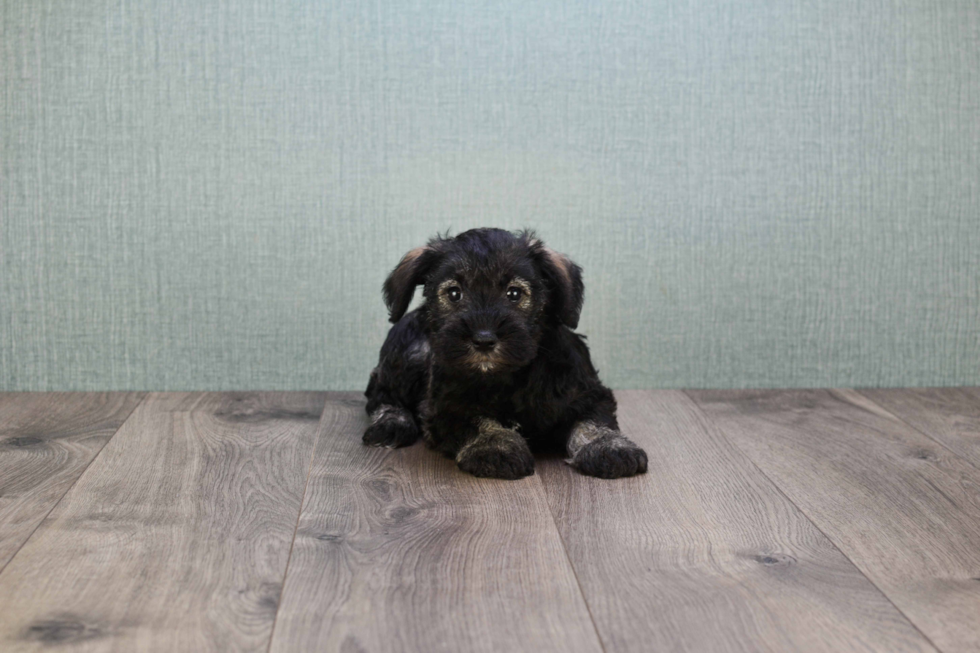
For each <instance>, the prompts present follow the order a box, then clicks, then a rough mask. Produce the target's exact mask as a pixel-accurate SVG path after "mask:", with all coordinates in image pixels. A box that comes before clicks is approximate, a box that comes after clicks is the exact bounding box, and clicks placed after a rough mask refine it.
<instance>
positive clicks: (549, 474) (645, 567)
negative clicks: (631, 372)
mask: <svg viewBox="0 0 980 653" xmlns="http://www.w3.org/2000/svg"><path fill="white" fill-rule="evenodd" d="M616 397H617V400H618V401H619V416H620V417H619V421H620V425H621V426H622V428H623V430H624V432H625V433H626V434H627V435H628V436H629V437H631V438H632V439H634V440H635V441H636V442H637V443H638V444H640V445H641V446H643V447H644V448H645V449H646V451H647V454H648V455H649V457H650V469H649V471H648V473H647V474H645V475H643V476H638V477H634V478H631V479H623V480H617V481H605V480H602V479H595V478H589V477H585V476H582V475H581V474H578V473H577V472H575V470H574V469H572V468H571V467H569V466H568V465H566V464H565V463H564V462H562V461H560V460H553V461H550V462H549V463H548V464H545V465H542V466H541V475H542V480H543V482H544V486H545V490H546V493H547V495H548V499H549V502H550V504H551V507H552V509H553V511H554V514H555V517H556V520H557V523H558V527H559V530H560V532H561V535H562V539H563V541H564V543H565V547H566V549H567V550H568V555H569V558H570V560H571V562H572V566H573V567H574V569H575V573H576V574H577V576H578V579H579V581H580V583H581V584H582V590H583V593H584V594H585V598H586V601H587V603H588V605H589V609H590V611H591V613H592V615H593V618H594V619H595V622H596V624H597V627H598V629H599V634H600V636H601V638H602V642H603V644H604V646H605V650H606V651H608V652H610V653H612V652H614V651H927V650H934V649H933V647H932V646H931V645H930V644H929V642H928V641H927V640H926V639H925V638H924V637H923V636H922V635H921V634H920V633H919V632H918V631H916V630H915V628H914V627H913V626H912V625H911V624H910V623H909V622H908V621H907V620H906V619H905V617H903V616H902V615H901V614H900V613H899V611H898V610H896V609H895V607H894V606H893V605H892V604H891V603H890V602H889V601H888V600H887V599H886V598H885V597H884V595H882V594H881V592H879V591H878V589H877V588H875V587H874V586H873V585H872V584H871V583H870V582H869V581H868V580H867V579H866V578H865V577H864V576H863V575H862V574H861V572H860V571H858V570H857V569H856V568H855V567H854V566H853V565H852V564H851V563H850V562H849V561H848V560H847V559H846V558H845V557H844V556H843V555H842V554H841V553H840V551H838V550H837V549H836V548H835V547H834V546H833V545H832V544H831V543H830V542H829V541H828V540H827V538H826V537H825V536H824V535H823V534H821V533H820V532H819V531H818V530H817V529H816V528H815V527H814V526H813V525H812V524H811V523H810V522H809V520H807V518H806V517H805V516H804V515H803V514H802V513H801V512H800V511H799V510H798V509H797V508H796V507H795V506H794V505H793V504H792V503H791V502H790V501H789V500H788V499H787V498H786V497H785V496H784V495H783V494H782V493H780V492H779V491H778V490H777V489H776V488H775V487H774V486H773V485H772V484H771V483H770V482H769V481H768V479H766V478H765V476H764V475H763V474H762V473H760V472H759V470H758V469H756V468H755V467H754V466H753V465H752V464H751V463H750V462H749V461H748V460H747V459H746V458H745V457H744V456H743V455H742V454H741V453H740V452H738V451H737V450H736V449H735V448H734V447H733V446H732V445H731V444H730V443H729V442H727V441H726V440H725V438H724V437H722V436H720V435H719V434H718V433H717V432H716V431H714V429H713V428H712V427H711V426H710V425H709V424H707V423H706V420H705V418H704V416H703V415H702V414H701V412H700V411H699V410H698V408H697V407H696V406H695V405H694V403H693V402H692V401H691V400H690V399H689V398H688V397H687V396H685V395H684V394H683V393H682V392H679V391H617V392H616Z"/></svg>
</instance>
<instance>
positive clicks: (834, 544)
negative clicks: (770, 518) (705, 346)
mask: <svg viewBox="0 0 980 653" xmlns="http://www.w3.org/2000/svg"><path fill="white" fill-rule="evenodd" d="M682 392H683V393H684V394H685V395H686V396H687V397H688V399H690V400H691V403H693V404H694V407H695V408H697V410H698V412H699V413H700V414H701V416H702V417H703V418H704V419H705V420H706V422H707V423H709V424H711V425H712V427H713V428H714V429H715V430H716V431H717V432H718V433H719V434H720V435H721V436H722V437H723V438H725V442H727V443H728V444H729V445H730V446H731V447H732V448H733V449H734V450H735V451H736V452H738V454H739V455H740V456H742V457H743V458H745V460H746V461H748V463H749V464H750V465H752V467H754V468H755V469H757V470H758V471H759V473H760V474H762V477H763V478H765V479H766V480H767V481H768V482H769V484H770V485H772V486H773V487H774V488H775V489H776V491H777V492H779V494H780V495H781V496H782V497H783V498H785V499H786V500H787V501H789V502H790V504H791V505H792V506H793V507H794V508H796V509H797V510H798V511H799V512H800V514H801V515H803V517H804V518H806V520H807V522H809V524H810V525H811V526H813V527H814V528H815V529H817V532H818V533H820V534H821V535H823V537H824V538H825V539H826V540H827V542H829V543H830V546H832V547H834V549H835V550H836V551H837V552H838V553H840V554H841V555H842V556H844V559H845V560H847V561H848V562H849V563H850V565H851V566H852V567H854V569H856V570H857V572H858V573H859V574H861V576H863V577H864V578H865V579H866V580H867V581H868V582H869V583H871V586H872V587H874V588H875V589H876V590H878V593H879V594H881V595H882V596H883V597H885V600H886V601H888V603H890V604H891V606H892V607H894V608H895V610H897V611H898V613H899V614H900V615H902V616H903V617H904V618H905V620H906V621H907V622H908V623H909V625H910V626H912V628H914V629H915V631H916V632H917V633H919V634H920V635H922V637H923V639H925V640H926V642H928V643H929V645H930V646H932V647H933V648H934V649H935V650H937V651H943V649H941V648H939V646H938V645H937V644H936V643H935V642H934V641H932V638H931V637H929V636H928V635H926V634H925V633H924V632H922V629H920V628H919V625H918V624H916V623H915V622H914V621H912V618H911V617H909V616H908V615H907V614H905V611H904V610H902V609H901V608H900V607H898V605H896V604H895V601H893V600H892V597H890V596H888V594H887V592H885V590H883V589H881V587H879V586H878V583H876V582H875V581H874V580H872V579H871V578H870V577H869V576H868V574H866V573H865V572H864V570H863V569H861V567H860V566H858V564H857V563H856V562H855V561H854V560H852V559H851V557H850V556H849V555H847V554H846V553H845V552H844V550H843V549H841V548H840V546H838V544H837V542H835V541H834V540H833V538H831V537H830V536H829V535H827V533H825V532H824V530H823V529H822V528H820V526H819V525H818V524H817V523H816V522H815V521H814V520H813V518H812V517H811V516H810V515H809V514H807V512H806V511H805V510H804V509H803V508H802V507H800V506H799V505H798V504H797V503H796V502H795V501H793V499H792V498H790V496H789V495H788V494H786V492H785V491H784V490H783V488H782V487H780V486H779V485H778V484H777V483H776V482H775V481H774V480H773V479H772V478H770V477H769V475H768V474H766V472H765V471H764V470H763V469H762V468H761V467H759V465H757V464H756V462H755V461H754V460H752V458H751V456H749V455H748V454H746V453H745V452H744V451H742V448H741V447H739V446H738V445H737V444H735V442H733V441H732V439H731V438H730V437H729V436H728V434H727V433H725V429H723V428H722V427H721V425H719V424H718V423H717V422H716V421H715V420H714V418H712V417H711V416H710V415H708V413H707V412H705V411H704V410H703V409H702V408H701V405H700V404H699V403H698V401H697V399H695V398H694V397H692V396H691V394H690V391H689V390H682Z"/></svg>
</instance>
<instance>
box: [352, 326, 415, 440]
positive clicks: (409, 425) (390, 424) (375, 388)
mask: <svg viewBox="0 0 980 653" xmlns="http://www.w3.org/2000/svg"><path fill="white" fill-rule="evenodd" d="M428 358H429V343H428V341H427V340H426V338H425V336H424V334H423V333H422V327H421V325H420V324H419V319H418V311H412V312H411V313H409V314H407V315H405V317H403V318H402V319H401V320H400V321H399V322H398V324H396V325H395V326H393V327H392V328H391V330H390V331H389V332H388V337H387V338H385V342H384V345H382V347H381V354H380V356H379V359H378V365H377V367H375V368H374V369H373V370H372V371H371V379H370V381H369V382H368V387H367V390H365V391H364V395H365V396H366V397H367V404H366V405H365V406H364V409H365V411H367V414H368V416H369V418H370V419H371V423H370V425H369V426H368V428H367V430H366V431H365V432H364V438H363V440H364V444H367V445H371V446H375V447H390V448H394V447H404V446H407V445H410V444H413V443H415V442H416V441H417V440H418V439H419V435H420V433H419V427H418V423H417V421H416V417H415V415H414V414H413V411H412V408H414V407H417V406H418V404H419V401H421V399H422V396H423V393H424V392H425V384H426V379H427V377H428Z"/></svg>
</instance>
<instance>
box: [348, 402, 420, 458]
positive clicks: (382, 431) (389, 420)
mask: <svg viewBox="0 0 980 653" xmlns="http://www.w3.org/2000/svg"><path fill="white" fill-rule="evenodd" d="M418 439H419V428H418V426H416V424H415V420H413V419H412V416H411V415H410V414H409V413H408V411H407V410H405V409H403V408H398V407H395V406H382V407H381V408H379V409H378V410H377V411H375V412H374V414H373V415H372V423H371V426H369V427H368V428H367V430H366V431H365V432H364V437H363V438H362V440H363V442H364V444H366V445H368V446H371V447H388V448H389V449H394V448H396V447H407V446H408V445H410V444H415V442H416V441H417V440H418Z"/></svg>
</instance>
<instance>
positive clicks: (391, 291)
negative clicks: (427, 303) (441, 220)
mask: <svg viewBox="0 0 980 653" xmlns="http://www.w3.org/2000/svg"><path fill="white" fill-rule="evenodd" d="M438 258H439V254H438V252H437V251H436V250H435V249H433V248H432V247H431V246H429V245H426V246H423V247H416V248H415V249H413V250H412V251H410V252H409V253H408V254H406V255H405V256H404V257H402V260H401V262H400V263H399V264H398V265H397V266H395V269H394V270H392V271H391V274H389V275H388V278H387V279H385V283H384V287H383V291H384V298H385V305H386V306H387V307H388V313H389V317H388V319H389V320H390V321H391V322H397V321H398V320H400V319H402V316H403V315H405V311H406V310H408V305H409V304H410V303H411V302H412V296H413V295H415V286H418V285H419V284H422V283H425V277H426V275H427V274H428V273H429V272H430V271H431V270H432V266H433V264H434V263H435V262H436V260H437V259H438Z"/></svg>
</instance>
